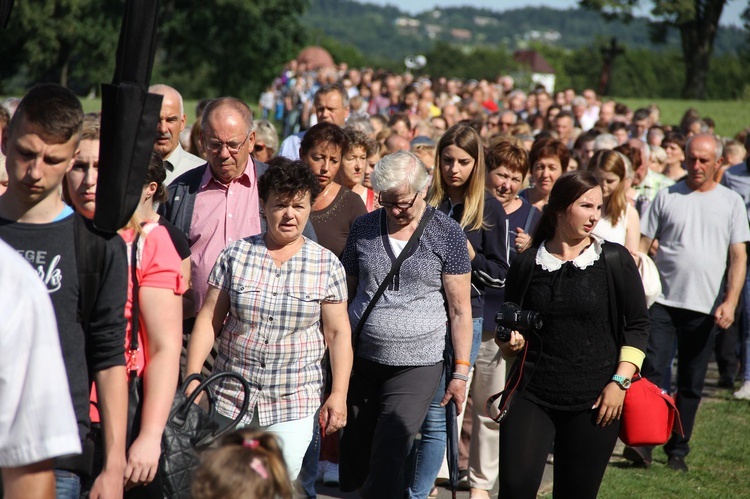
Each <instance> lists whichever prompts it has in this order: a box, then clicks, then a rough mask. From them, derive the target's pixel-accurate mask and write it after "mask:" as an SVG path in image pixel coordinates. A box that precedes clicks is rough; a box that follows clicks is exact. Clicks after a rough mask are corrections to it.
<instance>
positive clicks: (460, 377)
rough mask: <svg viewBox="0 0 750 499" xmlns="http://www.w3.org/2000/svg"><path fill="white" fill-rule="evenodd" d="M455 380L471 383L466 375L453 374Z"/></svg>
mask: <svg viewBox="0 0 750 499" xmlns="http://www.w3.org/2000/svg"><path fill="white" fill-rule="evenodd" d="M453 379H458V380H461V381H466V382H467V383H468V382H469V377H468V376H467V375H466V374H461V373H453Z"/></svg>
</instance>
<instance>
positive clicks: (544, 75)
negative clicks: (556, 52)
mask: <svg viewBox="0 0 750 499" xmlns="http://www.w3.org/2000/svg"><path fill="white" fill-rule="evenodd" d="M513 60H514V61H516V62H517V63H519V64H521V65H522V66H526V67H527V68H528V69H529V71H531V81H532V82H533V83H534V84H541V85H543V86H544V88H545V89H547V92H549V93H552V92H554V91H555V70H554V69H553V68H552V66H550V64H549V63H548V62H547V60H546V59H545V58H544V57H543V56H542V54H540V53H539V52H537V51H536V50H517V51H516V52H515V53H514V54H513Z"/></svg>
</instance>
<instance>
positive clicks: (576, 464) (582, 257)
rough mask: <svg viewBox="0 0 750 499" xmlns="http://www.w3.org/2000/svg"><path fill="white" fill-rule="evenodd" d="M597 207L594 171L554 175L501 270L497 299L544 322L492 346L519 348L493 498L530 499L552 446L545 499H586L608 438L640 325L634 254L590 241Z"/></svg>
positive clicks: (644, 334) (637, 354)
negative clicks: (530, 231)
mask: <svg viewBox="0 0 750 499" xmlns="http://www.w3.org/2000/svg"><path fill="white" fill-rule="evenodd" d="M601 207H602V190H601V187H600V186H599V185H598V183H597V181H596V178H595V177H594V176H593V174H591V173H590V172H581V171H575V172H569V173H566V174H564V175H563V176H561V177H560V179H558V181H557V182H556V183H555V186H554V187H553V189H552V192H551V195H550V200H549V204H548V205H547V206H546V207H545V209H544V213H543V214H542V218H541V220H540V221H539V226H538V228H537V230H536V233H535V234H534V237H533V239H532V248H531V249H530V250H529V251H526V252H524V253H523V254H522V256H521V258H520V259H519V260H518V262H516V263H514V265H513V266H512V267H511V269H510V271H509V273H508V280H507V282H506V292H505V298H506V302H514V303H517V304H519V305H521V307H522V308H523V309H524V310H533V311H537V312H540V313H541V314H542V317H543V326H542V327H541V329H540V330H539V331H536V332H533V331H531V332H525V333H524V335H522V334H521V333H519V332H517V331H513V333H512V334H511V337H510V340H509V341H507V342H498V345H499V346H500V348H501V349H502V351H503V353H504V354H505V355H518V354H519V353H521V352H523V355H522V356H521V357H520V358H519V359H518V360H519V362H517V363H516V364H517V365H516V366H515V370H514V372H513V374H512V375H511V380H510V381H509V385H508V386H515V385H516V384H517V391H516V393H515V398H514V400H513V401H512V405H511V406H509V411H508V413H507V417H506V418H505V419H504V420H503V423H502V424H501V426H500V496H501V497H513V498H527V497H528V498H534V497H536V493H537V490H538V488H539V484H540V483H541V480H542V474H543V472H544V465H545V461H546V457H547V453H548V452H549V450H550V448H552V447H553V446H554V456H555V468H554V492H553V495H554V497H576V498H587V497H590V498H595V497H596V495H597V492H598V490H599V485H600V484H601V480H602V477H603V476H604V472H605V470H606V467H607V463H608V461H609V457H610V455H611V454H612V449H613V448H614V446H615V442H616V441H617V435H618V432H619V428H620V415H621V414H622V404H623V400H624V398H625V392H626V390H627V388H628V387H629V386H630V379H631V378H632V377H633V375H634V374H635V373H636V372H637V371H638V370H639V369H640V366H641V363H642V361H643V358H644V355H645V354H644V352H645V350H646V345H647V341H648V331H649V320H648V310H647V308H646V300H645V297H644V293H643V286H642V284H641V280H640V276H639V274H638V270H637V269H636V266H635V262H634V261H633V258H632V257H631V256H630V254H629V253H628V252H627V250H625V248H623V247H622V246H620V245H618V244H615V243H605V242H603V241H602V240H601V239H599V238H597V237H596V236H593V235H592V231H593V230H594V227H595V226H596V223H597V222H598V221H599V219H600V217H601ZM607 246H608V247H607ZM608 260H609V262H608ZM615 266H618V267H615ZM616 289H620V290H621V291H620V292H619V295H624V296H619V295H618V293H617V292H616Z"/></svg>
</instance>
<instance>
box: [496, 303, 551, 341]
mask: <svg viewBox="0 0 750 499" xmlns="http://www.w3.org/2000/svg"><path fill="white" fill-rule="evenodd" d="M495 323H496V324H497V328H496V329H495V338H497V339H498V340H499V341H501V342H503V343H505V342H506V341H509V340H510V333H511V332H512V331H518V332H520V333H523V332H525V331H539V330H540V329H541V328H542V314H540V313H539V312H534V311H533V310H521V307H519V306H518V305H516V304H515V303H512V302H505V303H503V306H502V307H500V311H499V312H498V313H497V315H495Z"/></svg>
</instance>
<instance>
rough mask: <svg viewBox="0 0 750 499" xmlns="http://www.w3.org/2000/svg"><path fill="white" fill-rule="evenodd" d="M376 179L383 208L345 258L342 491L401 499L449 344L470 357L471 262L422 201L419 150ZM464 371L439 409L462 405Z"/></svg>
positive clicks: (459, 237)
mask: <svg viewBox="0 0 750 499" xmlns="http://www.w3.org/2000/svg"><path fill="white" fill-rule="evenodd" d="M371 181H372V185H373V188H374V190H375V191H378V192H379V193H380V195H379V198H378V201H379V204H380V206H382V208H380V209H378V210H376V211H373V212H372V213H369V214H367V215H364V216H361V217H359V218H358V219H357V220H356V222H355V223H354V225H353V226H352V228H351V231H350V233H349V239H348V240H347V243H346V248H345V250H344V254H343V256H342V263H343V264H344V268H345V269H346V274H347V284H348V285H349V300H350V306H349V318H350V321H351V323H352V328H354V329H353V330H354V331H355V334H356V336H355V339H354V344H355V360H354V368H353V375H352V378H351V381H350V390H349V396H348V406H349V412H348V414H349V417H348V421H347V426H346V429H345V430H344V434H343V436H342V439H341V461H340V465H339V466H340V476H341V490H342V491H352V490H357V489H359V490H360V495H361V496H362V497H399V498H400V497H402V496H403V493H404V487H405V484H404V467H405V465H406V460H407V456H408V454H409V451H410V449H411V447H412V442H413V440H414V437H415V436H416V434H417V432H418V431H419V428H420V426H421V425H422V421H423V420H424V417H425V414H426V413H427V409H428V407H429V405H430V400H431V399H432V397H433V395H434V393H435V390H436V389H437V385H438V382H439V381H440V377H441V372H442V369H443V352H444V350H445V349H446V341H450V344H449V345H448V346H449V347H452V348H453V351H454V352H455V358H457V359H468V358H469V353H470V350H471V341H472V319H471V301H470V298H469V297H470V294H471V293H470V287H471V262H470V260H469V252H468V248H467V241H466V236H465V235H464V233H463V231H462V230H461V227H460V226H459V225H458V224H457V223H456V222H455V221H453V220H452V219H451V218H449V217H448V216H447V215H445V214H443V213H441V212H440V211H438V210H436V209H435V208H433V207H431V206H428V205H427V203H426V202H425V195H426V192H427V188H428V183H429V178H428V176H427V172H426V170H425V168H424V165H423V164H422V162H421V161H420V160H419V159H418V158H417V157H416V156H415V155H414V154H412V153H410V152H406V151H400V152H397V153H394V154H390V155H388V156H386V157H384V158H383V159H381V160H380V161H379V162H378V164H377V165H376V166H375V170H374V172H373V173H372V175H371ZM446 324H449V326H448V328H449V330H447V328H446ZM448 339H449V340H448ZM468 371H469V366H464V365H456V366H455V371H454V373H453V378H452V380H451V381H450V383H449V386H448V389H447V390H446V394H445V397H444V398H443V401H442V405H446V404H448V403H452V402H455V403H456V404H458V406H459V407H460V406H461V404H462V402H463V399H464V397H465V393H466V381H467V379H468V376H467V375H468Z"/></svg>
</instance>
